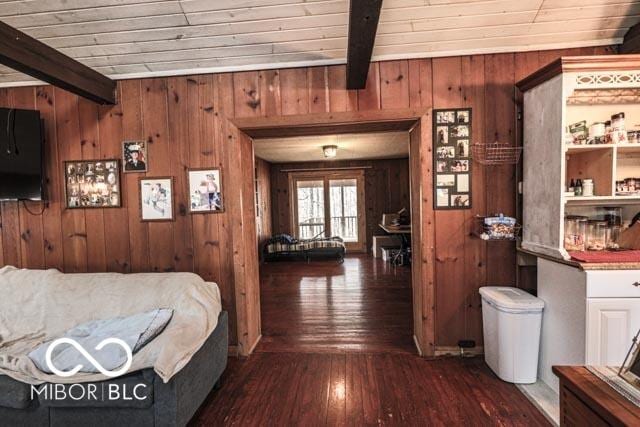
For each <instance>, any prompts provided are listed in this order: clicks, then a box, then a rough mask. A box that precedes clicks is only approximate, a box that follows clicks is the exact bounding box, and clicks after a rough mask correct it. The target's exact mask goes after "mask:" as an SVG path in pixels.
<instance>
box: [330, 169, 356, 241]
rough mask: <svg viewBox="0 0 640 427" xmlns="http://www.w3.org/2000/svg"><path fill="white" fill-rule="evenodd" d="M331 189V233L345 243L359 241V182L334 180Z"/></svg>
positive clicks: (331, 182)
mask: <svg viewBox="0 0 640 427" xmlns="http://www.w3.org/2000/svg"><path fill="white" fill-rule="evenodd" d="M329 186H330V188H331V191H330V193H329V194H330V195H331V199H330V205H331V232H332V234H333V235H334V236H340V237H342V238H343V239H344V241H345V242H357V241H358V180H356V179H332V180H329Z"/></svg>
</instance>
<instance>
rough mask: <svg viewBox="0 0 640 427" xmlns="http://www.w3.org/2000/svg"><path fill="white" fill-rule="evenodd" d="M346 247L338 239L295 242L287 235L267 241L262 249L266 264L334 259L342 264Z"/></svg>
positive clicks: (295, 240)
mask: <svg viewBox="0 0 640 427" xmlns="http://www.w3.org/2000/svg"><path fill="white" fill-rule="evenodd" d="M345 253H346V246H345V244H344V241H343V240H342V239H341V238H340V237H330V238H316V239H309V240H297V239H294V238H293V237H291V236H289V235H277V236H274V237H272V238H271V239H269V240H268V241H267V242H266V244H265V245H264V248H263V256H264V260H265V261H266V262H272V261H295V260H304V261H307V262H309V261H311V259H321V258H335V259H337V260H338V262H340V263H342V262H344V255H345Z"/></svg>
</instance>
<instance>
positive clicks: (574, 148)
mask: <svg viewBox="0 0 640 427" xmlns="http://www.w3.org/2000/svg"><path fill="white" fill-rule="evenodd" d="M613 147H615V145H613V144H592V145H566V146H565V148H566V151H567V153H584V152H589V151H596V150H612V149H613Z"/></svg>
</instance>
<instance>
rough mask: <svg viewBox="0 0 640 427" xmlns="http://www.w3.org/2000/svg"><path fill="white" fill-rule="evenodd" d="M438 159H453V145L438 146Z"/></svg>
mask: <svg viewBox="0 0 640 427" xmlns="http://www.w3.org/2000/svg"><path fill="white" fill-rule="evenodd" d="M437 154H438V159H453V158H454V157H455V156H456V150H455V147H453V146H451V147H438V153H437Z"/></svg>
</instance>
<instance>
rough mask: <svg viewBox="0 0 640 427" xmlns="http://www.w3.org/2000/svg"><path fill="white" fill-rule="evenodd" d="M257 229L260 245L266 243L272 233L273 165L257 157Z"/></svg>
mask: <svg viewBox="0 0 640 427" xmlns="http://www.w3.org/2000/svg"><path fill="white" fill-rule="evenodd" d="M255 163H256V172H255V175H256V197H257V198H258V200H257V203H256V206H257V209H258V212H256V227H257V233H258V244H262V243H264V241H265V240H267V239H268V238H269V237H271V235H272V234H273V233H272V228H271V224H272V222H273V221H272V220H271V211H272V209H271V163H269V162H267V161H266V160H263V159H261V158H258V157H256V159H255Z"/></svg>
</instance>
